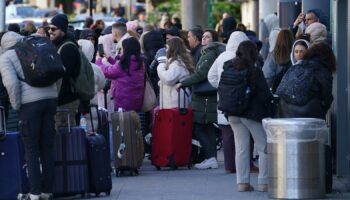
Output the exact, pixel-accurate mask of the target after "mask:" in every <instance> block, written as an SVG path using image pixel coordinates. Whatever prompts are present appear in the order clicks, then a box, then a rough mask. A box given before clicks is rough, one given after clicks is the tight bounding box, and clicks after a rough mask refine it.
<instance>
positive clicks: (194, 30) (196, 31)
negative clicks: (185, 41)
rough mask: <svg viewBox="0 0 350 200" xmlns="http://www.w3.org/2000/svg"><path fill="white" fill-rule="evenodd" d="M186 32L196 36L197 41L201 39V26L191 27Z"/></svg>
mask: <svg viewBox="0 0 350 200" xmlns="http://www.w3.org/2000/svg"><path fill="white" fill-rule="evenodd" d="M188 32H191V33H192V35H194V36H196V38H197V39H198V41H202V36H203V30H202V29H201V28H198V27H195V28H191V29H190V30H189V31H188Z"/></svg>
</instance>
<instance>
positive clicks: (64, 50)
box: [49, 14, 80, 127]
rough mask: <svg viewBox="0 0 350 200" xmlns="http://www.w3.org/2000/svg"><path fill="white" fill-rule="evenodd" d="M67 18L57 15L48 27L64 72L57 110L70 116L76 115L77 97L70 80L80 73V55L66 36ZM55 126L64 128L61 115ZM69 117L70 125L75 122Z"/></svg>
mask: <svg viewBox="0 0 350 200" xmlns="http://www.w3.org/2000/svg"><path fill="white" fill-rule="evenodd" d="M67 28H68V18H67V16H66V15H65V14H58V15H56V16H54V17H53V18H52V19H51V23H50V25H49V34H50V40H51V41H52V43H53V44H54V45H55V46H56V48H57V49H58V53H59V54H60V56H61V59H62V63H63V65H64V67H65V68H66V72H65V74H64V76H63V78H62V82H61V85H60V87H59V93H58V108H59V109H69V110H70V115H71V116H75V115H76V114H77V113H78V107H79V104H80V100H79V95H78V94H77V93H76V92H74V91H73V89H72V83H71V79H76V78H77V76H78V74H79V71H80V53H79V49H78V45H77V44H76V42H75V41H74V40H73V39H72V38H71V37H70V36H69V35H68V34H67ZM55 118H56V126H57V127H59V126H66V123H65V122H64V119H66V116H65V115H64V114H62V113H57V115H56V117H55ZM73 118H74V117H71V124H76V121H74V119H73Z"/></svg>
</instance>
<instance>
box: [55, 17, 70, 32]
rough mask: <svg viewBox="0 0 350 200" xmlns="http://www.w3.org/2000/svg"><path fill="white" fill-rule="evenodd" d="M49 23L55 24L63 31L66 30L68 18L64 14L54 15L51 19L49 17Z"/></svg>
mask: <svg viewBox="0 0 350 200" xmlns="http://www.w3.org/2000/svg"><path fill="white" fill-rule="evenodd" d="M51 24H52V25H54V26H56V27H57V28H59V29H61V30H62V31H63V32H65V33H66V32H67V28H68V18H67V15H65V14H58V15H55V16H54V17H53V18H52V19H51Z"/></svg>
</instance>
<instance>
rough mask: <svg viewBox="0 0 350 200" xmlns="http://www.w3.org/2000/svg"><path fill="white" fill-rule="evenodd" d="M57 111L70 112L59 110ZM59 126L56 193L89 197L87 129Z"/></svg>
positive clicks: (56, 139)
mask: <svg viewBox="0 0 350 200" xmlns="http://www.w3.org/2000/svg"><path fill="white" fill-rule="evenodd" d="M57 112H63V113H66V112H69V111H66V110H59V111H57ZM67 116H68V120H67V121H68V127H67V128H64V127H61V128H58V130H57V133H56V135H55V144H54V158H55V181H54V192H53V193H54V195H55V196H69V195H76V194H80V195H81V196H82V197H87V193H88V192H89V176H88V175H89V173H88V159H87V151H86V149H87V144H86V134H85V131H84V130H83V129H82V128H80V127H70V123H69V121H70V119H69V118H70V115H69V114H67Z"/></svg>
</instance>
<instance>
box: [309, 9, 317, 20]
mask: <svg viewBox="0 0 350 200" xmlns="http://www.w3.org/2000/svg"><path fill="white" fill-rule="evenodd" d="M310 13H313V14H314V15H315V17H316V18H317V19H318V20H320V10H319V9H311V10H308V11H307V12H306V14H310Z"/></svg>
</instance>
